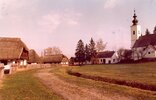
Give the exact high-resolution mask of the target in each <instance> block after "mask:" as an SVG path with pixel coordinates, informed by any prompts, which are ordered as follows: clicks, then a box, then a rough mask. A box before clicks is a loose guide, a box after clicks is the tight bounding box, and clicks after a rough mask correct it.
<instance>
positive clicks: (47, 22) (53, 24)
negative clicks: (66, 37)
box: [38, 11, 80, 33]
mask: <svg viewBox="0 0 156 100" xmlns="http://www.w3.org/2000/svg"><path fill="white" fill-rule="evenodd" d="M79 17H80V14H79V13H73V12H71V11H68V12H67V11H63V12H51V13H49V14H46V15H43V16H42V17H41V19H39V20H38V25H39V26H40V27H41V28H40V29H41V31H42V32H48V33H52V32H53V31H54V30H56V29H57V28H59V26H60V25H63V26H65V27H66V26H70V27H72V26H75V25H78V19H79Z"/></svg>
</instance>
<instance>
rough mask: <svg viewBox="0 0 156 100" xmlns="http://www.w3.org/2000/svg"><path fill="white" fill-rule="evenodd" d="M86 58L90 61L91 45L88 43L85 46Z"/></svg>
mask: <svg viewBox="0 0 156 100" xmlns="http://www.w3.org/2000/svg"><path fill="white" fill-rule="evenodd" d="M85 60H86V61H90V52H89V47H88V45H87V44H86V46H85Z"/></svg>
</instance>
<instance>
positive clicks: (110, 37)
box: [0, 0, 156, 57]
mask: <svg viewBox="0 0 156 100" xmlns="http://www.w3.org/2000/svg"><path fill="white" fill-rule="evenodd" d="M155 5H156V0H0V37H18V38H21V40H22V41H23V42H24V43H25V44H26V45H27V47H28V48H29V49H35V50H36V51H37V53H38V54H39V55H40V54H41V51H43V49H45V48H47V47H53V46H57V47H59V48H60V49H61V51H62V52H63V54H65V55H67V56H68V57H70V56H74V53H75V49H76V45H77V42H78V41H79V40H80V39H82V41H83V42H84V44H86V43H87V44H88V43H89V41H90V39H91V37H92V38H93V40H94V41H95V42H96V41H97V40H99V39H100V38H101V39H102V40H103V41H104V43H107V46H106V50H118V49H119V48H130V43H131V41H130V26H131V25H132V22H131V21H132V19H133V18H132V16H133V14H134V9H135V10H136V14H137V16H138V17H137V19H138V20H139V24H140V25H141V27H142V34H144V32H145V30H146V28H148V29H149V30H150V31H151V32H152V31H153V29H154V27H155V25H156V13H155V10H156V6H155Z"/></svg>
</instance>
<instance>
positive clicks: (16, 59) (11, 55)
mask: <svg viewBox="0 0 156 100" xmlns="http://www.w3.org/2000/svg"><path fill="white" fill-rule="evenodd" d="M28 51H29V50H28V48H27V46H26V45H25V44H24V43H23V42H22V41H21V39H20V38H7V37H0V63H3V64H4V65H11V64H15V63H17V64H20V65H26V64H27V60H28V58H29V57H28Z"/></svg>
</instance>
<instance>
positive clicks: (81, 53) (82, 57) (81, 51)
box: [75, 40, 85, 65]
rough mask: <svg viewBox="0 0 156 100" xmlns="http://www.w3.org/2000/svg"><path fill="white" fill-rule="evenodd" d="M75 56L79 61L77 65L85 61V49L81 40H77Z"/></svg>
mask: <svg viewBox="0 0 156 100" xmlns="http://www.w3.org/2000/svg"><path fill="white" fill-rule="evenodd" d="M75 56H76V59H77V61H78V62H79V65H80V64H83V62H84V61H85V50H84V43H83V41H82V40H79V41H78V44H77V48H76V52H75Z"/></svg>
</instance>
